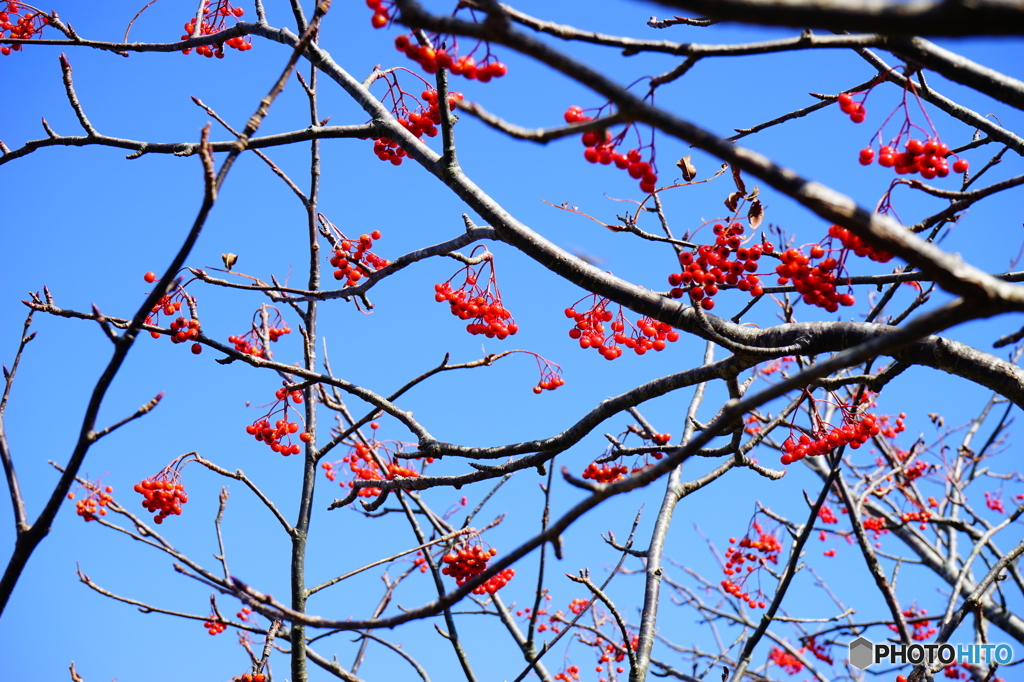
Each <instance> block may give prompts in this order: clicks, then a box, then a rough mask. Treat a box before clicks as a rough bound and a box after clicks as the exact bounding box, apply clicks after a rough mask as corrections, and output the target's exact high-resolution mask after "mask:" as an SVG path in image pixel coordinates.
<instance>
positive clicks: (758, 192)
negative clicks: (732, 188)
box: [747, 185, 761, 201]
mask: <svg viewBox="0 0 1024 682" xmlns="http://www.w3.org/2000/svg"><path fill="white" fill-rule="evenodd" d="M760 193H761V188H760V187H758V186H757V185H754V191H753V192H751V193H750V196H749V197H747V199H749V200H750V201H753V200H754V199H756V198H757V195H759V194H760Z"/></svg>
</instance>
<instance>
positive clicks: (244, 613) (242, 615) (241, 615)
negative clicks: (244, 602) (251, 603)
mask: <svg viewBox="0 0 1024 682" xmlns="http://www.w3.org/2000/svg"><path fill="white" fill-rule="evenodd" d="M251 614H252V609H250V608H249V607H248V606H243V607H242V609H241V610H240V611H239V612H238V613H237V614H236V615H237V616H238V619H239V620H244V621H248V620H249V616H250V615H251Z"/></svg>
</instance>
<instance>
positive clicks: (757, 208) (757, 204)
mask: <svg viewBox="0 0 1024 682" xmlns="http://www.w3.org/2000/svg"><path fill="white" fill-rule="evenodd" d="M762 220H764V207H763V206H761V200H760V199H754V200H753V201H752V202H750V209H749V210H748V211H747V224H749V225H750V229H751V230H756V229H757V228H758V227H760V226H761V221H762Z"/></svg>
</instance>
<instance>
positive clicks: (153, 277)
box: [142, 272, 156, 284]
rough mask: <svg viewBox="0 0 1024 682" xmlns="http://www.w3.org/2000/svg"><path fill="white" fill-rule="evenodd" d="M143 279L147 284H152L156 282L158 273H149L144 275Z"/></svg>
mask: <svg viewBox="0 0 1024 682" xmlns="http://www.w3.org/2000/svg"><path fill="white" fill-rule="evenodd" d="M142 279H144V280H146V283H147V284H152V283H153V282H155V281H156V273H155V272H147V273H146V274H145V275H143V277H142Z"/></svg>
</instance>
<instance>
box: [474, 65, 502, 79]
mask: <svg viewBox="0 0 1024 682" xmlns="http://www.w3.org/2000/svg"><path fill="white" fill-rule="evenodd" d="M487 72H488V73H490V74H491V76H492V77H494V78H501V77H502V76H504V75H505V74H506V73H508V67H507V66H505V65H504V64H502V63H501V62H491V63H490V64H488V65H487ZM478 77H479V76H478Z"/></svg>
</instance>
